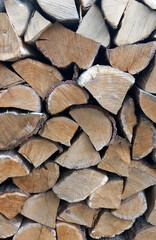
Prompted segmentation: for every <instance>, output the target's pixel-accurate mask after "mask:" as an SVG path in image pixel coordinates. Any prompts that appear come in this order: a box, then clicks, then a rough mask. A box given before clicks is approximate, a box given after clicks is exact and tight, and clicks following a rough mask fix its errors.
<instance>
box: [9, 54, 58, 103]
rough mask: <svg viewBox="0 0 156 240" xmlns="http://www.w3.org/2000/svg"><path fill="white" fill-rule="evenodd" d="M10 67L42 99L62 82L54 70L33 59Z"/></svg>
mask: <svg viewBox="0 0 156 240" xmlns="http://www.w3.org/2000/svg"><path fill="white" fill-rule="evenodd" d="M12 66H13V68H14V69H15V71H16V72H17V73H18V74H19V75H20V76H21V77H22V78H23V79H24V80H25V81H26V82H27V83H28V84H29V85H30V86H31V87H32V88H33V89H34V90H35V91H36V92H37V93H38V95H39V96H41V97H42V98H43V99H44V98H45V97H46V96H47V95H48V92H49V90H50V88H51V87H52V86H53V85H55V84H56V83H58V82H59V81H61V80H62V75H61V74H60V73H59V71H58V70H57V69H56V68H54V67H52V66H49V65H47V64H44V63H41V62H39V61H36V60H34V59H30V58H27V59H25V60H21V61H18V62H15V63H14V64H13V65H12Z"/></svg>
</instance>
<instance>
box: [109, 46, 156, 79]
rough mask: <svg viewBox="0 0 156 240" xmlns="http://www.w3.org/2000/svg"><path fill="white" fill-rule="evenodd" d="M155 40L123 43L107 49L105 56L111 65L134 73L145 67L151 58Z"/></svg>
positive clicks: (155, 47) (155, 48)
mask: <svg viewBox="0 0 156 240" xmlns="http://www.w3.org/2000/svg"><path fill="white" fill-rule="evenodd" d="M155 50H156V42H148V43H141V44H134V45H125V46H121V47H116V48H113V49H108V50H107V57H108V60H109V62H110V64H111V65H112V67H115V68H118V69H119V70H122V71H125V72H129V73H131V74H136V73H139V72H141V71H142V70H143V69H145V68H146V67H147V66H148V64H149V62H150V60H151V59H152V58H153V56H154V53H155Z"/></svg>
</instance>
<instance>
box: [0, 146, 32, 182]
mask: <svg viewBox="0 0 156 240" xmlns="http://www.w3.org/2000/svg"><path fill="white" fill-rule="evenodd" d="M0 169H1V171H0V183H2V182H4V181H5V180H6V179H7V178H10V177H18V176H25V175H28V174H29V173H30V170H31V167H30V165H29V164H28V162H27V161H26V160H25V159H24V158H23V157H22V156H20V155H19V154H18V153H16V152H15V151H13V150H12V151H1V152H0Z"/></svg>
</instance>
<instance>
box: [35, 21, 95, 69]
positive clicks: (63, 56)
mask: <svg viewBox="0 0 156 240" xmlns="http://www.w3.org/2000/svg"><path fill="white" fill-rule="evenodd" d="M42 39H43V40H42ZM36 44H37V47H38V49H39V50H40V51H41V52H42V53H43V54H44V55H45V56H46V57H48V58H49V59H50V61H51V63H52V64H53V65H55V66H57V67H66V66H68V65H69V64H71V63H72V62H75V63H76V64H77V65H78V66H79V67H80V68H82V69H86V68H89V67H90V66H91V65H92V64H93V61H94V59H95V57H96V55H97V52H98V50H99V43H96V42H94V41H93V40H91V39H88V38H85V37H83V36H81V35H79V34H77V33H75V32H72V31H71V30H69V29H67V28H65V27H63V26H62V25H61V24H59V23H55V24H53V25H52V26H51V27H50V28H48V29H47V30H46V31H45V32H44V33H43V34H42V35H41V36H40V38H39V39H38V40H37V41H36ZM67 53H68V54H67Z"/></svg>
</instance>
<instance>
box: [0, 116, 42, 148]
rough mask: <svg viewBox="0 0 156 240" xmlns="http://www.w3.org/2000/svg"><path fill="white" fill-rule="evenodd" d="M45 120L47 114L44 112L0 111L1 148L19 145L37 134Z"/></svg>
mask: <svg viewBox="0 0 156 240" xmlns="http://www.w3.org/2000/svg"><path fill="white" fill-rule="evenodd" d="M45 120H46V116H45V114H42V113H28V114H23V113H17V112H5V113H0V123H1V128H0V150H7V149H12V148H14V147H17V146H18V145H19V144H20V143H22V142H24V141H25V140H27V139H28V137H31V136H32V135H33V134H36V133H37V131H38V129H39V128H40V126H41V125H42V124H43V123H44V121H45Z"/></svg>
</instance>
